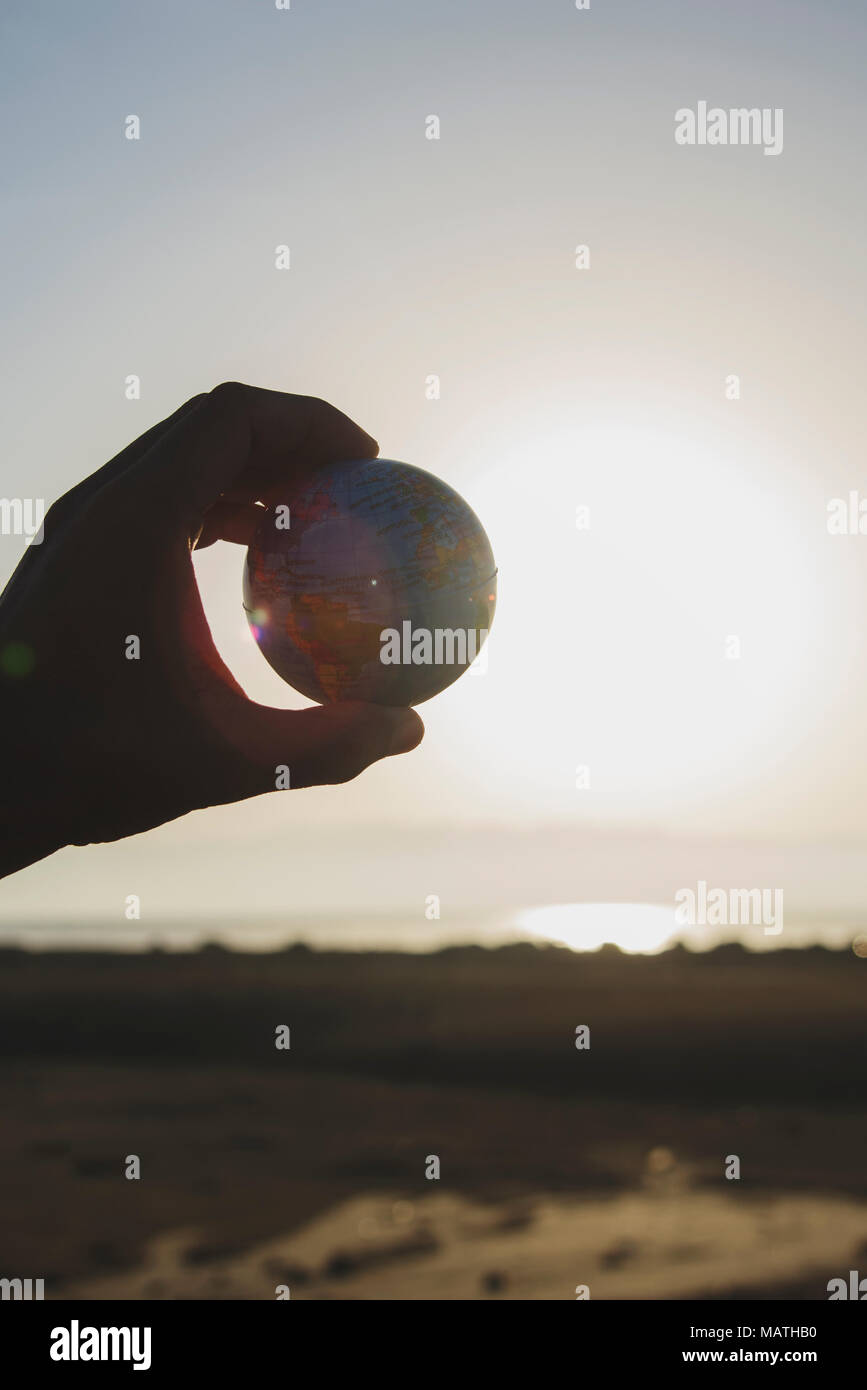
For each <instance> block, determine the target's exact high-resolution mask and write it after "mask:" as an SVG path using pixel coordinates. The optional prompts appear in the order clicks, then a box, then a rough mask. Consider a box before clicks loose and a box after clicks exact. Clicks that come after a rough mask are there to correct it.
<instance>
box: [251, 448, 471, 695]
mask: <svg viewBox="0 0 867 1390" xmlns="http://www.w3.org/2000/svg"><path fill="white" fill-rule="evenodd" d="M496 594H497V589H496V565H495V564H494V556H493V553H492V551H491V545H490V542H489V540H488V538H487V536H486V535H485V532H484V529H483V527H482V524H481V522H480V521H479V519H478V517H477V516H476V514H475V512H474V511H473V510H472V508H471V507H469V506H468V504H467V503H466V502H465V501H464V500H463V498H462V497H460V496H459V495H458V493H456V492H455V491H454V489H453V488H451V487H449V486H448V485H447V484H446V483H444V482H442V481H441V480H440V479H439V478H435V477H434V476H433V474H431V473H426V472H425V471H424V470H423V469H421V468H414V467H413V466H412V464H409V463H400V462H398V461H396V460H395V459H379V458H377V459H360V460H355V461H352V462H346V463H333V464H328V465H327V466H325V467H323V468H319V469H317V470H316V471H315V472H313V473H312V474H310V475H309V476H308V477H306V478H305V479H303V481H301V482H299V483H297V484H295V485H294V486H290V487H288V488H287V494H286V498H285V502H283V503H281V504H280V505H276V504H275V505H274V506H272V507H269V508H267V509H265V510H263V513H262V520H261V521H260V523H259V527H258V531H257V534H256V537H255V539H254V542H253V544H252V545H251V546H250V548H249V550H248V552H247V558H246V563H245V567H244V608H245V610H246V613H247V617H248V620H249V622H250V626H251V628H252V631H253V635H254V636H255V638H256V641H257V642H258V644H259V647H260V648H261V650H262V652H263V654H264V656H265V657H266V659H267V660H268V662H269V663H270V665H271V666H273V668H274V670H275V671H277V673H278V674H279V675H280V676H282V677H283V679H284V680H285V681H287V682H288V683H289V684H290V685H291V686H293V687H294V688H295V689H296V690H298V691H300V693H301V694H302V695H306V696H308V697H309V698H310V699H312V700H317V701H319V702H320V703H325V702H328V701H333V700H372V701H374V702H376V703H378V704H386V705H416V704H420V703H421V702H422V701H424V700H429V699H430V698H431V696H432V695H436V694H438V692H439V691H441V690H444V689H445V688H446V686H448V685H451V683H452V682H453V681H455V680H457V678H458V676H459V675H460V674H461V673H462V671H465V670H466V669H467V667H468V666H469V665H470V664H471V662H472V660H473V658H474V657H475V655H476V654H477V653H478V651H479V649H480V647H481V645H482V643H483V642H484V641H485V639H486V637H487V634H488V632H489V630H490V627H491V623H492V621H493V616H494V609H495V607H496Z"/></svg>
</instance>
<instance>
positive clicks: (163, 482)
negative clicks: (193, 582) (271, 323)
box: [120, 382, 379, 530]
mask: <svg viewBox="0 0 867 1390" xmlns="http://www.w3.org/2000/svg"><path fill="white" fill-rule="evenodd" d="M378 453H379V445H378V444H377V442H376V440H375V439H373V438H372V437H371V436H370V435H369V434H367V433H366V432H365V431H364V430H363V429H361V428H360V426H359V425H356V424H355V423H354V421H352V420H350V419H349V417H348V416H347V415H344V414H343V412H342V411H340V410H337V409H336V408H335V407H334V406H333V405H329V404H328V402H327V401H323V400H319V399H318V398H317V397H315V396H292V395H288V394H286V393H284V392H282V391H268V390H265V389H263V388H261V387H256V386H245V385H243V384H242V383H240V382H224V383H223V384H222V385H221V386H217V387H215V389H214V390H213V391H211V392H209V393H208V394H207V395H206V396H202V397H201V398H200V400H199V401H198V403H197V404H196V405H195V407H194V408H193V409H192V410H191V411H189V412H188V413H187V414H186V415H184V416H183V417H182V418H181V419H179V420H178V422H177V424H176V425H175V426H174V427H173V428H172V429H171V430H169V431H168V433H167V434H165V435H163V436H162V437H161V438H160V439H159V440H158V442H157V443H156V444H155V445H154V446H153V448H151V449H149V450H148V451H147V452H146V453H145V454H144V455H143V456H142V457H141V458H140V459H139V460H138V461H137V462H136V463H135V464H134V465H133V466H132V467H131V468H128V469H127V471H126V472H125V474H124V475H123V477H122V479H121V480H120V485H121V486H122V487H123V488H124V489H125V490H126V489H129V500H131V501H132V500H134V499H135V500H138V501H140V502H141V503H143V504H147V503H148V502H151V503H156V504H157V505H158V507H159V509H160V511H161V513H162V514H166V513H168V514H170V515H172V516H173V517H176V518H177V520H178V521H179V522H180V524H181V526H182V527H183V528H184V529H187V530H190V529H192V528H193V527H194V526H196V525H197V524H198V523H199V522H200V521H201V519H202V516H203V514H204V513H205V512H206V511H207V509H208V508H209V507H210V506H212V505H213V503H214V502H215V501H216V500H217V498H218V497H220V496H221V494H223V493H225V492H231V495H232V498H233V500H235V501H238V502H244V501H248V502H255V501H259V500H261V501H264V502H269V501H274V500H279V496H280V490H281V487H285V485H286V483H287V482H290V481H291V480H292V479H293V478H296V477H300V476H303V474H304V473H306V472H309V471H310V469H312V468H316V467H318V466H319V465H320V464H324V463H334V462H336V461H338V460H340V459H352V458H373V457H376V455H377V454H378Z"/></svg>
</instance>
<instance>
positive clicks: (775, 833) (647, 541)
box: [0, 0, 867, 922]
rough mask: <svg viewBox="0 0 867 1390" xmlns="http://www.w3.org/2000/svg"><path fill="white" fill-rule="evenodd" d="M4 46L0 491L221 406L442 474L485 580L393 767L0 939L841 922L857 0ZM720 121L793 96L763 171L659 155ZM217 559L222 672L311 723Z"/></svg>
mask: <svg viewBox="0 0 867 1390" xmlns="http://www.w3.org/2000/svg"><path fill="white" fill-rule="evenodd" d="M0 39H2V52H3V54H4V62H3V65H4V81H3V84H2V88H0V115H2V121H3V125H4V128H5V129H6V130H7V131H10V132H13V139H12V140H10V141H9V142H8V145H7V149H6V152H5V154H4V156H3V160H4V168H3V184H4V190H5V194H4V204H5V211H4V218H3V228H2V245H3V262H2V263H3V268H4V271H5V273H4V275H3V276H2V295H3V314H4V322H5V325H6V333H5V335H4V340H3V344H2V348H0V354H2V372H0V379H2V385H0V398H2V405H3V419H4V422H5V432H6V448H5V449H4V455H3V464H2V480H0V493H2V494H3V495H5V496H8V497H15V496H22V497H34V496H35V497H44V498H45V499H46V502H50V501H51V500H52V499H54V498H55V497H57V496H58V495H60V494H61V493H62V492H64V491H65V490H66V489H67V488H69V487H70V486H72V485H73V484H74V483H75V482H77V481H78V480H79V479H81V478H82V477H84V476H86V475H87V474H88V473H89V472H91V471H92V470H93V469H94V468H96V467H98V466H99V465H100V464H101V463H102V462H103V461H104V460H105V459H106V458H109V457H110V456H111V455H112V454H114V453H116V452H117V451H118V450H119V449H120V448H121V447H123V446H124V445H125V444H126V443H127V442H129V440H130V439H132V438H134V437H136V436H137V435H138V434H140V433H141V432H143V431H144V430H145V429H147V428H148V427H149V426H150V425H151V424H153V423H154V422H155V421H157V420H159V419H161V418H162V417H164V416H165V415H167V414H169V413H170V412H171V411H172V410H174V409H175V408H176V407H177V405H178V404H180V403H181V402H182V401H183V400H185V399H187V398H188V397H190V396H192V395H193V394H195V393H196V392H198V391H202V390H207V389H209V388H210V387H211V386H213V385H215V384H217V383H218V382H219V381H222V380H227V379H238V380H243V381H247V382H251V383H253V384H256V385H261V386H267V387H272V388H275V389H282V390H288V391H295V392H299V393H302V394H311V395H317V396H323V397H325V398H326V399H328V400H330V401H332V402H333V403H334V404H335V405H337V406H339V407H340V409H342V410H344V411H345V412H346V413H347V414H349V415H351V416H352V417H353V418H354V419H356V420H357V421H358V423H359V424H360V425H362V427H363V428H365V429H366V430H368V431H369V432H370V433H371V434H373V435H374V436H375V437H376V438H377V439H378V440H379V441H380V445H381V452H382V454H383V455H384V456H386V457H393V458H399V459H406V460H408V461H410V462H412V463H415V464H417V465H419V466H421V467H423V468H426V469H429V470H430V471H432V472H433V473H435V474H437V475H439V476H441V477H442V478H444V479H445V480H446V481H447V482H448V483H450V484H451V485H452V486H453V487H456V488H457V489H458V491H460V492H461V493H462V494H463V495H464V496H465V497H466V498H467V500H468V501H469V502H470V504H471V505H472V507H473V508H474V510H475V511H476V512H477V514H478V515H479V517H480V518H481V519H482V521H483V523H484V525H485V527H486V529H487V530H488V533H489V535H490V538H491V542H492V545H493V549H494V554H495V556H496V560H497V564H498V567H499V581H498V609H497V616H496V621H495V624H494V629H493V631H492V634H491V637H490V640H489V647H488V660H487V669H485V670H484V671H483V672H479V673H476V672H473V673H472V674H470V675H467V676H465V677H463V678H462V679H461V680H460V681H459V682H458V683H457V684H456V685H455V686H453V687H452V688H451V689H449V690H448V691H446V692H445V693H444V694H442V695H441V696H439V697H437V699H435V700H434V701H432V702H430V703H429V704H427V705H425V706H424V707H423V708H422V711H421V712H422V715H423V717H424V719H425V722H426V725H427V736H426V739H425V741H424V743H423V745H422V747H421V748H420V749H419V750H418V752H416V753H414V754H413V755H411V756H410V757H407V758H401V759H392V760H389V761H388V762H387V763H383V764H380V765H378V766H376V767H374V768H373V769H371V770H370V771H369V772H367V773H366V774H364V776H363V777H362V778H360V779H359V780H358V781H357V782H355V783H353V784H351V785H347V786H343V787H339V788H327V789H321V790H313V791H305V792H303V793H300V794H299V796H298V797H297V798H296V797H294V796H290V797H285V798H281V797H277V796H273V797H266V798H259V799H258V800H257V801H255V802H250V803H247V804H245V805H241V806H237V807H231V808H220V809H218V810H212V811H206V812H200V813H196V814H194V815H193V816H190V817H186V818H185V819H183V820H182V821H179V822H176V823H174V824H172V825H170V826H166V827H163V828H162V829H159V830H157V831H154V832H151V833H150V834H149V835H147V836H139V837H136V838H135V839H133V840H130V841H127V842H124V843H123V844H120V845H113V846H107V847H94V848H89V849H85V850H67V851H64V852H62V853H61V854H59V855H56V856H54V857H53V858H52V859H51V860H49V861H46V862H44V863H42V864H39V865H35V866H33V867H32V868H30V869H28V870H25V871H24V872H22V873H20V874H18V875H16V876H15V877H14V878H12V879H10V880H7V881H6V882H4V884H3V885H2V891H0V922H9V921H14V920H20V919H33V920H36V919H40V920H44V919H50V918H54V917H58V918H67V917H68V918H72V917H76V916H94V917H98V918H108V919H111V918H112V917H113V916H116V915H117V914H118V913H119V912H120V913H121V915H122V903H123V899H124V897H125V895H126V894H127V893H138V892H140V893H141V896H142V904H143V908H142V910H143V912H144V911H151V912H153V913H154V914H156V915H164V916H171V915H175V916H185V915H196V914H198V915H203V916H208V915H216V914H220V913H224V914H225V913H227V912H228V913H236V912H241V911H250V912H251V913H252V912H255V911H263V912H270V911H274V912H280V911H291V910H297V911H304V912H313V911H322V912H326V911H329V910H332V909H334V910H340V911H347V910H352V909H353V907H354V908H357V910H358V911H359V912H361V911H362V910H364V911H375V910H377V909H378V908H380V907H382V908H385V907H386V906H387V907H389V908H392V909H396V910H401V911H403V910H406V911H415V910H416V909H417V905H418V903H419V902H420V901H421V900H422V898H423V897H424V895H425V894H427V893H433V892H437V891H438V889H437V886H436V885H437V884H438V883H440V884H445V885H447V890H448V891H447V893H446V897H447V898H448V899H449V901H450V902H451V903H452V904H453V906H454V910H459V909H460V908H461V907H467V906H468V905H470V904H472V905H480V906H485V905H491V904H493V903H495V902H496V903H499V902H500V901H501V900H502V901H508V902H515V903H518V902H526V903H533V902H536V901H539V902H546V901H558V900H563V899H564V896H565V898H566V900H571V899H575V900H585V899H588V897H590V898H592V897H593V896H594V895H596V896H604V897H606V898H611V899H613V900H616V899H617V898H618V897H622V898H639V899H640V898H646V899H648V900H650V901H655V900H658V897H659V894H660V893H667V892H669V891H673V888H672V885H676V884H678V883H680V882H689V881H694V879H695V878H696V877H700V876H701V875H702V873H703V870H704V866H706V865H708V864H713V865H715V866H716V867H717V872H719V873H721V874H726V873H728V874H732V873H735V872H739V871H740V868H739V867H737V868H736V867H735V866H741V865H744V866H746V865H748V864H749V865H750V866H752V867H751V869H750V872H753V873H754V874H755V875H756V876H757V877H756V881H757V882H764V881H766V880H767V881H768V882H770V878H769V877H768V875H770V874H771V872H772V869H771V864H773V866H774V869H773V872H777V873H785V874H788V875H789V876H790V878H791V882H792V885H793V887H792V892H793V894H794V895H795V897H796V899H797V902H798V904H800V905H801V906H802V907H803V909H804V910H805V911H807V910H809V911H811V912H812V911H814V910H820V909H821V905H822V903H823V902H824V903H827V904H829V905H832V906H834V908H835V910H837V908H839V909H840V910H843V907H845V910H847V911H849V910H856V909H860V908H861V907H864V908H865V909H867V887H865V888H864V889H862V888H861V887H860V885H861V883H862V882H863V883H864V884H865V885H867V875H865V874H864V872H863V870H864V869H865V868H867V859H865V850H867V838H865V816H864V806H865V802H867V796H865V793H867V719H865V717H864V709H865V704H867V698H865V697H867V659H865V654H864V643H863V631H864V622H865V616H867V615H865V605H867V584H865V580H867V537H865V536H860V535H842V536H841V535H831V534H829V532H828V527H827V518H828V512H827V507H828V503H829V501H831V500H832V499H834V498H847V497H848V494H849V493H850V492H851V491H853V490H858V489H859V488H862V489H864V492H865V495H867V478H865V470H864V461H863V435H864V430H863V419H862V416H863V406H862V400H863V380H864V373H865V365H867V364H865V349H864V340H863V308H864V303H865V289H867V285H865V279H867V269H865V263H864V258H863V255H862V252H861V233H862V229H863V226H864V224H865V211H867V209H865V191H864V181H863V177H862V155H861V152H862V150H863V147H864V143H865V136H867V130H865V125H867V119H865V115H867V99H865V94H864V86H863V64H864V56H865V47H867V11H865V10H864V7H863V6H862V5H860V4H858V3H855V2H854V0H852V3H843V2H842V0H824V3H823V4H822V5H816V4H814V3H801V2H800V0H787V3H777V2H776V0H761V2H760V3H757V0H748V2H744V3H741V0H732V3H728V4H726V5H696V4H694V3H691V2H690V0H661V3H648V2H647V0H641V2H640V3H639V2H638V0H623V3H606V2H604V0H591V6H590V9H589V10H586V11H578V10H576V8H575V6H574V5H573V4H571V3H567V0H556V3H555V2H554V0H541V2H540V3H534V4H532V5H530V4H526V3H518V0H496V2H495V0H474V3H472V4H466V3H458V2H457V0H440V3H438V4H436V5H428V4H421V3H406V2H405V0H404V3H400V4H398V3H386V2H385V0H379V2H377V0H369V2H368V3H366V4H365V5H358V4H357V3H348V2H347V3H323V2H322V0H320V3H315V4H314V3H313V0H293V3H292V5H291V8H290V9H289V10H288V11H280V10H277V9H276V7H275V6H274V5H273V4H269V3H266V0H259V2H258V3H249V4H245V5H243V6H239V5H237V4H234V3H232V4H230V3H220V2H219V0H217V2H216V3H215V2H214V0H210V2H209V3H203V2H202V3H200V2H199V0H182V3H178V0H173V2H172V3H169V2H168V0H151V3H149V4H147V5H140V4H133V3H129V2H126V3H123V2H122V3H117V2H116V0H113V2H112V3H103V0H89V3H88V4H86V5H84V6H77V7H70V6H67V5H62V4H60V3H38V0H37V3H28V4H23V3H21V4H9V5H6V6H4V7H3V14H2V18H0ZM700 101H707V103H708V105H709V106H718V107H721V108H723V109H730V108H734V107H758V108H762V109H763V108H769V109H772V110H776V109H778V108H779V109H782V111H783V113H784V125H783V132H784V139H783V148H782V150H781V152H780V153H779V154H778V155H777V156H775V157H768V156H766V155H765V154H764V152H763V150H762V148H760V147H755V146H752V147H750V146H734V145H729V146H717V147H711V146H692V147H688V146H682V145H678V144H677V143H676V141H675V139H674V131H675V113H676V111H678V110H679V109H682V108H695V107H696V106H697V104H698V103H699V102H700ZM130 114H135V115H137V116H138V117H139V118H140V122H141V138H140V139H139V140H137V141H131V140H127V139H126V138H125V136H124V123H125V121H126V118H127V117H128V116H129V115H130ZM431 115H436V116H437V117H438V118H439V122H440V131H439V134H440V138H439V139H438V140H431V139H427V138H426V134H425V132H426V127H427V125H428V124H429V122H428V118H429V117H430V116H431ZM281 244H286V245H288V246H289V247H290V250H291V268H290V269H289V270H286V271H281V270H277V269H276V268H275V264H274V261H275V248H276V247H277V246H278V245H281ZM578 246H586V247H588V248H589V265H587V266H586V267H585V268H581V269H579V268H577V267H576V248H577V247H578ZM133 373H134V374H137V375H139V376H140V378H141V399H140V400H137V401H130V400H127V399H125V395H124V382H125V378H126V377H127V376H128V375H129V374H133ZM431 374H436V375H437V376H438V377H439V378H440V390H441V394H440V398H439V399H436V400H431V399H428V398H427V397H426V392H425V384H426V379H427V378H428V377H429V376H430V375H431ZM732 376H736V377H737V378H738V381H739V396H738V397H737V398H730V391H731V387H730V386H729V387H728V392H729V394H727V382H729V381H730V378H731V377H732ZM579 517H580V518H583V519H584V523H585V524H582V525H581V526H579V525H578V524H576V523H577V521H578V519H579ZM588 519H589V525H587V524H586V522H587V521H588ZM22 545H23V543H22V541H21V539H20V538H18V537H13V536H9V537H7V536H2V537H0V569H2V577H3V579H5V578H6V576H7V575H8V574H9V573H11V571H12V569H13V568H14V566H15V564H16V563H17V560H18V558H19V557H20V554H21V551H22ZM242 562H243V553H242V551H241V550H240V549H239V548H237V547H231V546H225V545H221V546H217V547H213V548H212V549H211V550H208V551H207V552H203V553H202V555H201V556H199V557H198V559H197V561H196V564H197V573H198V576H199V581H200V586H201V589H202V594H203V600H204V603H205V608H206V612H207V614H208V618H209V621H210V623H211V626H212V631H213V633H214V637H215V640H216V642H217V645H218V647H219V649H220V651H221V652H222V654H223V656H224V658H225V659H226V661H227V663H228V664H229V665H230V667H231V669H232V670H233V671H234V672H235V674H236V675H237V677H238V679H239V680H240V681H241V683H242V685H243V686H244V688H245V689H246V690H247V691H248V693H249V694H250V695H251V697H253V698H254V699H257V700H260V701H262V702H266V703H270V704H275V705H277V704H279V705H285V706H292V705H302V704H303V703H305V702H304V701H302V700H301V698H300V697H296V696H295V695H294V694H293V692H292V691H290V690H289V689H288V688H287V687H286V686H285V685H283V684H282V682H280V680H279V678H278V677H277V676H276V675H274V673H273V672H272V671H271V670H270V669H269V668H268V667H267V665H266V663H265V662H264V660H263V658H262V657H261V655H260V654H259V653H258V651H257V650H256V648H255V646H254V645H253V643H252V641H251V639H250V637H249V634H248V633H247V629H246V624H245V622H244V619H243V614H242V611H241V593H240V583H241V568H242ZM733 638H734V639H736V641H735V643H734V644H733V643H732V639H733ZM733 651H736V652H738V653H739V654H738V655H736V656H734V657H733V656H732V653H733ZM578 769H584V771H583V772H582V773H579V771H578ZM578 783H583V785H577V784H578ZM443 846H447V848H443ZM603 850H604V852H603ZM603 859H604V861H605V866H604V868H600V864H601V863H602V860H603ZM844 861H845V867H842V868H841V865H843V864H844ZM612 865H613V868H612ZM763 865H764V866H765V867H763ZM786 866H788V867H786ZM835 866H836V867H835ZM743 871H744V872H746V871H747V870H746V867H745V868H744V870H743ZM794 885H797V886H794ZM862 899H863V901H862ZM841 904H842V906H841Z"/></svg>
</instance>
